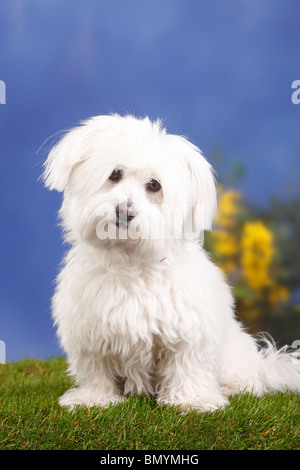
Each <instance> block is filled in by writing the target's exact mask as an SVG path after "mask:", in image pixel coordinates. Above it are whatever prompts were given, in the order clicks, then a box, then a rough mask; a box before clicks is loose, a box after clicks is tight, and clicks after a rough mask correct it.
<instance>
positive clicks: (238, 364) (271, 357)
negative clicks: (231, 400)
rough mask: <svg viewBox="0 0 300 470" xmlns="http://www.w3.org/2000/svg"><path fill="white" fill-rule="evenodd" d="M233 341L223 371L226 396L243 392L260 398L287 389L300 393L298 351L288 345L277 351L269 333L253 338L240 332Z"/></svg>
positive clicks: (227, 349) (227, 352)
mask: <svg viewBox="0 0 300 470" xmlns="http://www.w3.org/2000/svg"><path fill="white" fill-rule="evenodd" d="M236 333H237V332H236ZM231 339H232V340H233V342H232V343H231V346H232V347H230V342H231V341H229V342H228V344H227V347H226V351H225V354H224V360H223V369H222V382H223V383H222V385H223V387H224V393H225V394H226V395H230V394H232V393H236V392H240V391H248V392H252V393H254V394H255V395H258V396H262V395H264V394H266V393H276V392H285V391H287V390H288V391H291V392H295V393H297V392H298V393H300V360H299V358H300V354H299V351H297V350H296V349H295V348H294V349H292V350H290V347H289V346H284V347H282V348H280V349H277V347H276V344H275V342H274V340H273V338H272V337H270V336H269V335H268V334H266V333H263V334H262V333H260V334H259V335H257V336H256V337H253V336H250V335H249V334H247V333H246V332H244V331H241V330H240V331H239V332H238V334H235V335H234V337H233V338H231ZM295 343H297V344H298V342H295ZM299 345H300V341H299Z"/></svg>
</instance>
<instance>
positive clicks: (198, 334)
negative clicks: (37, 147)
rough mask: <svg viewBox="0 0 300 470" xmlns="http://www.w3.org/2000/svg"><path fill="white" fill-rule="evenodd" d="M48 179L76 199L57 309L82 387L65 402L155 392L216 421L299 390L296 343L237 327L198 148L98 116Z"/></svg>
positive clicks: (53, 159) (52, 157) (52, 160)
mask: <svg viewBox="0 0 300 470" xmlns="http://www.w3.org/2000/svg"><path fill="white" fill-rule="evenodd" d="M43 176H44V181H45V184H46V186H47V187H48V188H50V189H56V190H58V191H63V192H64V197H63V203H62V207H61V209H60V218H61V221H62V226H63V229H64V235H65V239H66V241H67V242H68V243H69V244H70V245H71V248H70V250H69V252H68V253H67V255H66V257H65V260H64V266H63V268H62V270H61V272H60V274H59V276H58V279H57V286H56V291H55V295H54V297H53V305H52V307H53V317H54V321H55V324H56V326H57V329H58V336H59V339H60V342H61V345H62V347H63V348H64V350H65V351H66V353H67V357H68V363H69V372H70V373H71V375H73V376H74V377H75V378H76V381H77V387H75V388H72V389H70V390H69V391H67V392H66V393H65V394H64V395H63V396H62V397H61V398H60V404H61V405H62V406H66V407H68V408H71V409H72V408H73V407H74V406H76V405H81V406H100V407H107V406H108V405H109V404H110V403H116V402H118V401H120V400H122V399H123V398H122V397H124V396H125V395H127V394H141V393H145V394H149V395H152V394H155V396H156V397H157V401H158V402H160V403H162V404H164V405H175V406H178V408H179V409H180V410H181V411H188V410H190V409H196V410H198V411H213V410H216V409H217V408H221V407H223V406H225V405H226V404H227V403H228V399H227V397H228V396H229V395H231V394H233V393H237V392H240V391H244V390H246V391H251V392H253V393H254V394H256V395H262V394H264V393H267V392H276V391H284V390H286V389H289V390H291V391H294V392H295V391H299V390H300V371H299V366H298V365H297V364H295V360H292V358H291V356H290V355H289V354H288V353H287V352H286V347H285V348H283V349H281V350H280V351H277V350H276V348H275V347H274V345H273V342H272V341H271V342H270V341H267V340H264V341H265V344H264V347H263V348H262V349H260V348H259V346H258V342H257V340H255V339H254V338H253V337H252V336H250V335H249V334H247V333H246V332H245V331H244V330H243V327H242V326H241V324H240V323H239V322H238V321H237V320H236V319H235V316H234V312H233V308H234V306H233V299H232V295H231V292H230V289H229V287H228V285H227V284H226V281H225V280H224V277H223V275H222V272H221V271H220V270H219V269H218V268H217V267H216V266H215V265H214V264H213V263H212V262H211V261H210V260H209V257H208V256H207V254H206V253H205V252H204V250H203V248H202V246H201V244H200V243H199V237H200V235H201V233H202V232H203V231H204V230H209V229H210V228H211V224H212V220H213V217H214V214H215V211H216V190H215V182H214V178H213V174H212V169H211V167H210V165H209V163H208V162H207V161H206V160H205V159H204V157H203V156H202V154H201V153H200V151H199V149H198V148H197V147H195V146H194V145H192V144H191V143H189V142H188V141H187V140H186V139H185V138H183V137H179V136H175V135H169V134H167V133H166V131H165V129H163V128H162V126H161V123H160V121H156V122H151V121H150V120H149V119H148V118H145V119H137V118H135V117H132V116H126V117H121V116H118V115H113V116H97V117H93V118H91V119H89V120H87V121H86V122H83V123H82V125H80V126H79V127H76V128H74V129H72V130H71V131H70V132H68V133H67V134H66V135H65V136H64V137H63V138H62V139H61V141H60V142H58V144H57V145H56V146H54V148H53V149H52V150H51V152H50V154H49V157H48V159H47V161H46V163H45V172H44V175H43Z"/></svg>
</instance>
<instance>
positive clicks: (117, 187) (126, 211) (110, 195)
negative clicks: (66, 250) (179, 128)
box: [43, 115, 216, 244]
mask: <svg viewBox="0 0 300 470" xmlns="http://www.w3.org/2000/svg"><path fill="white" fill-rule="evenodd" d="M43 177H44V181H45V184H46V186H47V187H48V188H49V189H56V190H57V191H62V192H64V198H63V204H62V207H61V210H60V217H61V219H62V223H63V226H64V229H65V231H66V237H67V240H68V241H70V242H74V241H78V240H79V239H80V240H86V241H88V242H91V243H97V244H98V243H101V240H109V241H112V240H116V241H117V242H118V243H120V241H122V240H127V241H129V242H137V241H140V240H157V239H159V240H161V239H164V240H168V239H174V238H191V237H194V238H196V237H198V236H199V234H200V232H201V231H203V230H208V229H210V228H211V224H212V220H213V217H214V214H215V210H216V190H215V182H214V177H213V172H212V168H211V166H210V165H209V163H208V162H207V161H206V160H205V158H204V157H203V156H202V154H201V152H200V150H199V149H198V148H197V147H195V146H194V145H192V144H191V143H190V142H189V141H187V140H186V139H185V138H183V137H180V136H176V135H170V134H167V133H166V131H165V129H164V128H163V127H162V125H161V122H160V121H155V122H151V121H150V120H149V119H148V118H145V119H137V118H135V117H133V116H125V117H121V116H119V115H112V116H96V117H92V118H90V119H89V120H87V121H85V122H83V123H82V124H81V125H80V126H79V127H76V128H74V129H72V130H70V131H69V132H68V133H67V134H66V135H65V136H64V137H63V138H62V139H61V140H60V141H59V142H58V143H57V144H56V145H55V146H54V147H53V148H52V150H51V152H50V154H49V157H48V159H47V161H46V162H45V171H44V174H43Z"/></svg>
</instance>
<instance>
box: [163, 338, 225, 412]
mask: <svg viewBox="0 0 300 470" xmlns="http://www.w3.org/2000/svg"><path fill="white" fill-rule="evenodd" d="M207 349H208V348H206V350H204V351H203V350H201V352H200V351H199V349H198V348H195V347H193V345H191V344H188V343H187V342H184V341H182V342H181V343H179V344H178V345H177V346H176V348H174V349H169V350H166V351H164V353H163V356H162V359H161V361H160V362H159V364H158V367H157V375H156V391H157V398H158V402H160V403H162V404H164V405H166V406H176V407H178V409H179V411H182V412H187V411H190V410H193V409H195V410H197V411H199V412H211V411H215V410H216V409H218V408H223V407H224V406H225V405H227V404H228V400H227V399H226V398H225V397H224V396H223V395H222V392H221V388H220V384H219V380H218V365H217V364H216V362H217V358H216V356H215V353H214V352H213V351H208V350H207Z"/></svg>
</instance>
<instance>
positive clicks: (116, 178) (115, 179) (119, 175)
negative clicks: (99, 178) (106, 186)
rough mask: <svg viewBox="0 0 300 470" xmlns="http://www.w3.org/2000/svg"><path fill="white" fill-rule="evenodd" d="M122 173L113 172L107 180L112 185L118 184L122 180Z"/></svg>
mask: <svg viewBox="0 0 300 470" xmlns="http://www.w3.org/2000/svg"><path fill="white" fill-rule="evenodd" d="M122 176H123V174H122V171H121V170H114V171H113V172H112V174H111V175H110V177H109V179H110V180H111V181H113V182H114V183H118V182H119V181H120V180H121V179H122Z"/></svg>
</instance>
